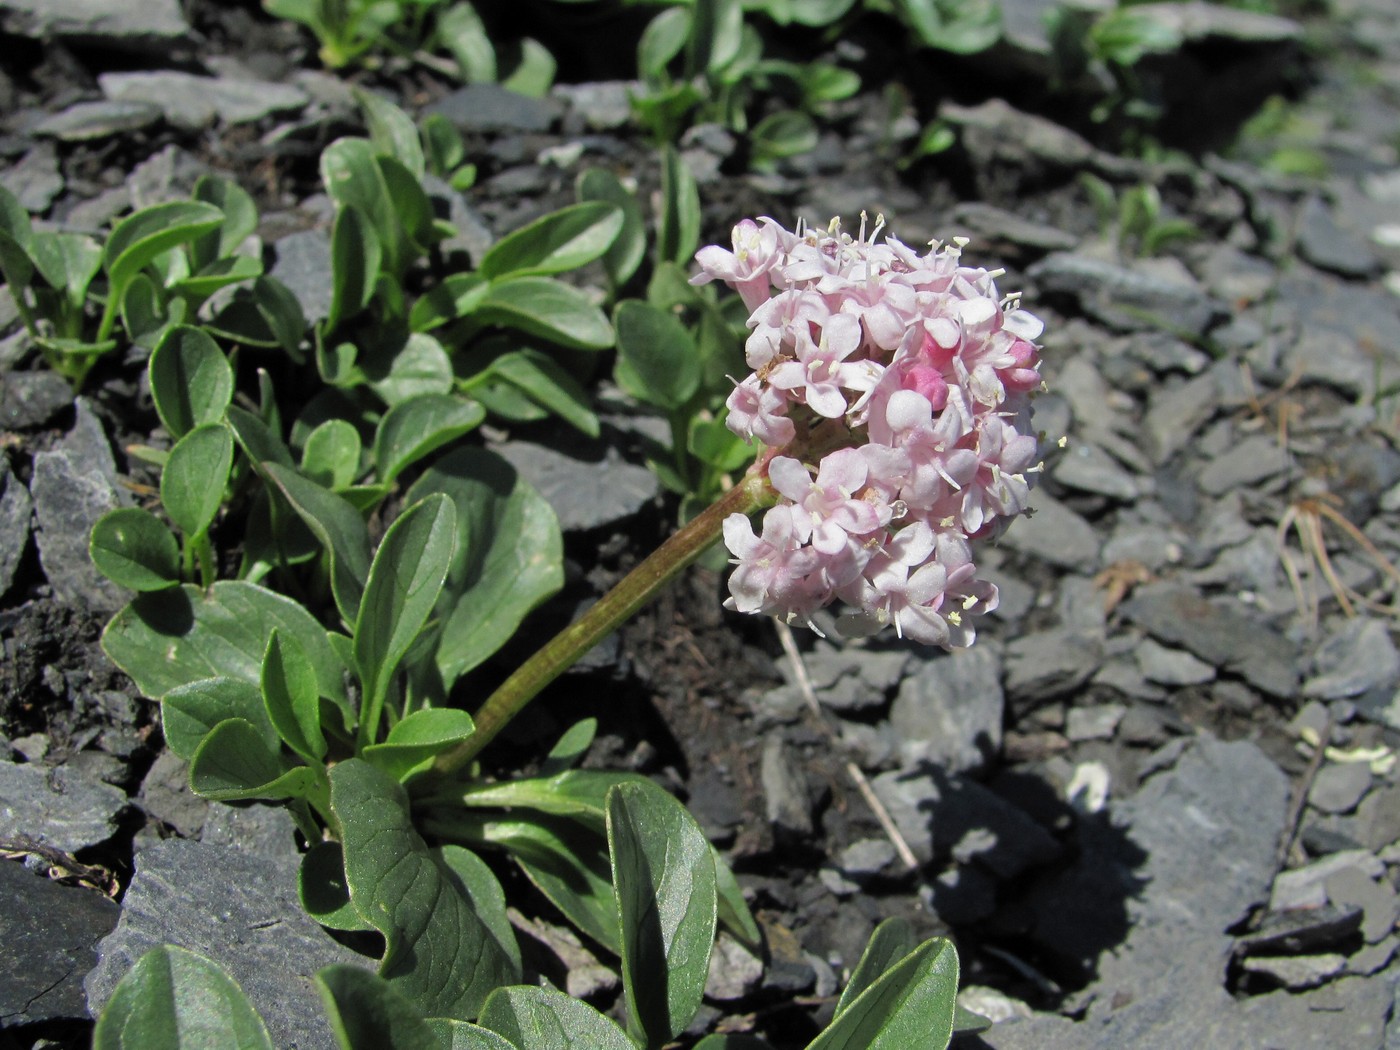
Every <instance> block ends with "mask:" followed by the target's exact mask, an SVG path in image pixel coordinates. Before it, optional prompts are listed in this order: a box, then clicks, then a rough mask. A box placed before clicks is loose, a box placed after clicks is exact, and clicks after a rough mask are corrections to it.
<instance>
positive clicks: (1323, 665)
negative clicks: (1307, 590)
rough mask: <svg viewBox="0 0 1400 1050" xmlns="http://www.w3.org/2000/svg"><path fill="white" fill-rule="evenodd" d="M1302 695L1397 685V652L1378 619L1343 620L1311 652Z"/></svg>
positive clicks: (1357, 692) (1359, 693)
mask: <svg viewBox="0 0 1400 1050" xmlns="http://www.w3.org/2000/svg"><path fill="white" fill-rule="evenodd" d="M1312 663H1313V667H1312V674H1311V675H1310V676H1309V677H1308V678H1307V679H1306V680H1305V681H1304V682H1303V695H1304V696H1308V697H1317V698H1320V699H1323V700H1335V699H1337V698H1339V697H1348V696H1362V695H1364V694H1366V693H1371V692H1373V691H1381V692H1389V691H1393V690H1394V689H1395V687H1396V686H1397V685H1400V652H1397V651H1396V648H1395V643H1394V642H1392V641H1391V640H1390V632H1389V631H1388V630H1387V629H1386V625H1385V624H1384V623H1382V622H1381V621H1380V620H1377V619H1372V618H1370V617H1360V618H1357V619H1351V620H1347V621H1345V622H1344V623H1343V624H1342V625H1341V626H1340V628H1338V630H1337V631H1335V632H1334V633H1333V634H1331V635H1329V636H1328V637H1327V638H1326V639H1325V640H1324V641H1323V642H1322V644H1321V645H1319V646H1318V647H1317V649H1316V650H1315V652H1314V653H1313V660H1312Z"/></svg>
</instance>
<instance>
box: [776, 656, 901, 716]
mask: <svg viewBox="0 0 1400 1050" xmlns="http://www.w3.org/2000/svg"><path fill="white" fill-rule="evenodd" d="M908 662H909V653H908V652H907V651H902V650H892V651H882V650H878V649H858V648H854V647H849V648H841V649H838V648H836V647H834V646H829V645H826V644H825V643H819V644H818V645H817V646H816V647H815V648H814V649H813V650H812V651H811V652H810V653H807V654H805V655H804V656H803V658H802V663H803V667H804V668H805V669H806V672H807V677H808V680H809V681H810V682H811V684H812V692H813V694H814V695H815V696H816V698H817V700H818V702H820V703H821V704H822V706H823V707H828V708H830V709H831V710H833V711H839V712H841V713H843V714H852V713H855V712H858V711H872V710H875V709H878V708H882V707H884V706H885V702H886V699H887V693H888V692H889V691H890V690H891V689H893V688H894V686H895V685H896V683H898V682H899V680H900V676H901V675H902V674H903V672H904V667H905V665H906V664H907V663H908ZM779 666H780V669H781V670H782V672H783V674H784V675H785V676H787V675H788V670H787V661H786V660H784V661H782V662H781V663H780V665H779ZM782 688H786V689H792V690H797V689H798V686H797V684H796V683H790V684H789V685H787V686H784V687H782ZM799 697H800V691H799ZM780 702H781V703H783V705H784V706H785V707H786V706H787V704H788V701H786V700H785V701H780Z"/></svg>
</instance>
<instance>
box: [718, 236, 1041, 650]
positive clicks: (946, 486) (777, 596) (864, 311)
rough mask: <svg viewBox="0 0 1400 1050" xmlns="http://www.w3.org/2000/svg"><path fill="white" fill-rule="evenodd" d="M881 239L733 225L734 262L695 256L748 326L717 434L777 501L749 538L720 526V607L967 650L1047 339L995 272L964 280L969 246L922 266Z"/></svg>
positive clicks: (984, 608)
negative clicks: (733, 437) (977, 557)
mask: <svg viewBox="0 0 1400 1050" xmlns="http://www.w3.org/2000/svg"><path fill="white" fill-rule="evenodd" d="M882 229H883V219H877V220H876V224H875V227H874V230H873V231H872V232H871V233H870V234H869V236H867V235H866V230H865V218H864V216H862V220H861V229H860V232H859V234H858V235H857V236H854V237H853V236H851V235H850V234H847V233H845V232H843V231H842V229H841V224H840V221H839V220H832V222H831V225H830V226H829V227H828V228H827V230H826V231H825V232H818V231H816V230H810V229H806V228H804V227H803V226H802V225H801V224H800V223H799V225H798V228H797V230H796V231H795V232H794V231H789V230H786V229H784V228H783V227H782V226H780V225H779V224H778V223H776V222H774V221H773V220H772V219H768V218H763V219H759V220H758V221H757V222H755V221H752V220H749V219H745V220H744V221H743V222H741V223H739V225H737V226H736V227H735V228H734V232H733V250H732V251H729V250H726V249H724V248H721V247H718V246H711V247H708V248H704V249H702V250H701V251H700V252H699V253H698V254H697V255H696V261H697V262H698V264H699V266H700V271H701V272H700V273H699V274H698V275H697V276H696V277H694V278H693V279H692V283H694V284H704V283H707V282H709V281H713V280H719V281H723V282H724V283H725V284H727V285H729V286H730V287H731V288H734V289H735V290H736V291H738V292H739V294H740V296H741V297H742V298H743V300H744V304H745V306H747V307H748V309H749V310H750V317H749V321H748V326H749V329H750V334H749V336H748V339H747V341H746V343H745V347H744V350H745V357H746V359H747V362H748V365H749V367H750V368H751V369H752V370H753V371H752V372H751V373H750V374H749V375H748V376H747V377H746V378H744V379H743V380H742V381H740V382H737V383H736V385H735V389H734V391H733V393H732V394H731V395H730V397H729V402H728V407H729V414H728V425H729V428H730V429H731V430H732V431H734V432H735V433H736V434H738V435H740V436H741V437H744V438H746V439H751V440H757V441H759V442H762V444H763V445H764V446H766V449H765V451H764V452H763V453H762V455H761V456H760V458H759V464H758V467H759V469H761V470H763V471H765V472H766V475H767V479H768V482H769V484H770V486H771V488H772V490H773V491H774V492H775V493H776V495H777V503H776V505H775V506H772V507H770V508H769V509H768V510H767V511H766V512H765V513H764V515H763V518H762V522H761V524H760V526H759V528H758V529H757V530H755V528H754V526H753V523H752V522H751V521H750V520H749V518H748V517H747V516H746V515H744V514H732V515H730V516H729V517H728V518H727V519H726V520H725V522H724V541H725V545H726V546H727V547H728V548H729V550H730V552H731V553H732V554H733V555H734V563H735V569H734V572H733V574H732V575H731V577H730V581H729V590H730V597H729V599H728V600H727V602H726V603H725V604H726V605H728V606H729V607H730V608H733V609H737V610H739V611H741V612H749V613H763V614H769V615H774V616H779V617H781V618H782V619H783V620H785V621H787V622H789V623H803V624H806V625H808V626H812V615H813V613H815V612H816V611H817V610H818V609H820V608H823V607H825V606H827V605H830V604H832V603H833V602H836V601H840V602H843V603H845V605H846V606H848V607H849V609H850V611H849V613H848V614H846V615H844V616H842V617H841V618H840V619H839V621H838V624H839V627H840V629H841V631H842V633H843V634H847V635H867V634H873V633H875V632H877V631H879V630H881V629H882V628H884V627H893V628H894V629H895V631H896V632H897V633H898V634H900V635H901V636H908V637H910V638H914V639H916V640H917V641H920V642H925V643H928V644H931V645H939V646H943V647H945V648H953V647H961V646H966V645H970V644H971V643H972V641H973V637H974V634H975V632H974V630H973V627H972V624H971V623H970V617H971V616H973V615H976V614H979V613H984V612H989V611H990V610H992V609H994V608H995V607H996V603H997V589H996V587H995V586H994V585H993V584H991V583H988V582H987V581H985V580H979V579H978V578H977V567H976V565H975V563H974V561H973V543H974V541H977V540H982V539H986V538H988V537H990V536H994V535H996V534H998V533H999V532H1000V531H1001V529H1003V528H1004V527H1005V525H1006V524H1007V523H1008V522H1009V521H1010V520H1011V519H1012V518H1014V517H1016V516H1017V515H1019V514H1022V513H1024V512H1025V510H1026V502H1027V498H1028V494H1029V489H1030V476H1031V474H1032V473H1033V472H1034V471H1035V470H1037V469H1038V466H1039V463H1038V456H1039V452H1038V441H1037V439H1036V437H1035V435H1034V433H1033V432H1032V431H1031V429H1030V402H1031V396H1032V394H1033V393H1034V392H1035V391H1036V390H1038V389H1039V388H1040V385H1041V379H1040V372H1039V363H1040V357H1039V347H1038V346H1037V344H1036V342H1035V340H1036V339H1038V338H1039V336H1040V333H1041V331H1042V329H1043V327H1044V326H1043V325H1042V323H1041V322H1040V320H1039V319H1038V318H1036V317H1035V316H1033V315H1032V314H1030V313H1028V312H1027V311H1025V310H1023V309H1022V308H1021V305H1020V299H1019V297H1018V296H1016V295H1010V296H1006V297H1002V296H1001V295H1000V294H999V293H998V291H997V287H996V278H997V277H999V276H1001V273H1002V271H990V270H986V269H982V268H979V267H971V266H967V265H964V264H963V261H962V248H963V246H964V245H965V243H966V242H965V241H964V240H963V239H961V238H959V239H956V240H955V241H954V242H952V243H950V244H938V243H934V244H932V245H931V246H930V248H929V250H928V251H927V252H925V253H923V254H920V253H919V252H917V251H915V250H914V249H912V248H910V247H909V246H907V245H905V244H903V243H901V242H900V241H898V240H896V239H895V238H893V237H884V238H881V236H880V234H881V231H882Z"/></svg>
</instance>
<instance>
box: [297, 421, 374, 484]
mask: <svg viewBox="0 0 1400 1050" xmlns="http://www.w3.org/2000/svg"><path fill="white" fill-rule="evenodd" d="M301 472H302V473H303V474H305V475H306V476H307V477H308V478H310V479H311V480H312V481H314V482H316V484H318V485H323V486H325V487H326V488H328V489H344V488H349V487H350V486H351V485H353V484H354V483H355V478H356V477H358V476H359V473H360V432H359V431H358V430H356V429H355V426H354V424H353V423H350V422H348V421H347V420H344V419H327V420H326V421H325V422H323V423H320V424H318V425H317V427H316V428H315V429H314V430H312V431H311V433H310V434H308V435H306V444H305V445H303V446H302V450H301Z"/></svg>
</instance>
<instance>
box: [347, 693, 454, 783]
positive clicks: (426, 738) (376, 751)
mask: <svg viewBox="0 0 1400 1050" xmlns="http://www.w3.org/2000/svg"><path fill="white" fill-rule="evenodd" d="M474 732H476V725H475V724H474V723H473V722H472V717H471V715H469V714H467V713H466V712H465V711H457V710H454V709H452V708H431V707H430V708H426V709H424V710H422V711H414V712H413V714H411V715H409V716H408V717H407V718H405V719H403V721H401V722H399V723H398V724H397V725H395V726H394V728H393V729H391V730H389V736H388V738H387V739H386V740H385V741H384V743H382V744H372V745H371V746H369V747H367V748H365V749H364V751H363V752H361V756H362V757H363V758H364V759H365V760H366V761H368V762H372V763H374V764H375V765H376V766H378V767H379V768H380V769H382V770H384V772H386V773H388V774H389V775H390V776H391V777H393V778H394V779H396V780H402V779H404V777H406V776H407V775H408V774H409V773H411V772H414V771H415V769H416V768H417V767H419V766H421V765H423V764H424V763H430V762H431V761H432V759H433V758H434V756H436V755H439V754H441V753H442V752H444V751H446V750H447V749H448V748H450V747H452V746H453V745H455V744H459V743H461V742H462V741H463V740H466V739H467V737H469V736H471V735H472V734H473V733H474Z"/></svg>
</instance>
